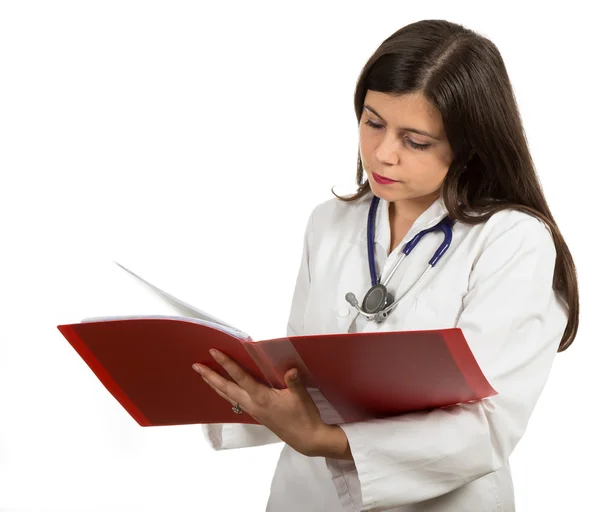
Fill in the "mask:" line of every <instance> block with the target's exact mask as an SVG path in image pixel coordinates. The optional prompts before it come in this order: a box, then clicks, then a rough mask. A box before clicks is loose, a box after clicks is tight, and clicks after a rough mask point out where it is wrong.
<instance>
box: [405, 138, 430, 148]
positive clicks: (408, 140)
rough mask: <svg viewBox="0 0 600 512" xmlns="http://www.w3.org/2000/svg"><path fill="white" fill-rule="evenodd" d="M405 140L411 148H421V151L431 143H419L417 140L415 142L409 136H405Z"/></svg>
mask: <svg viewBox="0 0 600 512" xmlns="http://www.w3.org/2000/svg"><path fill="white" fill-rule="evenodd" d="M404 140H405V141H406V143H407V144H408V145H409V146H410V147H411V148H413V149H419V150H421V151H422V150H424V149H425V148H427V147H428V146H429V144H417V143H416V142H413V141H412V140H410V139H409V138H408V137H404Z"/></svg>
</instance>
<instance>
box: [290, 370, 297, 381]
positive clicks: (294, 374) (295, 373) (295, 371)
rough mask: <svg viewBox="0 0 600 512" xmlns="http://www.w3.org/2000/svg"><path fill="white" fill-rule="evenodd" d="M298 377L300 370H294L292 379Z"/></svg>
mask: <svg viewBox="0 0 600 512" xmlns="http://www.w3.org/2000/svg"><path fill="white" fill-rule="evenodd" d="M297 378H298V370H294V371H293V372H292V373H291V375H290V379H292V380H296V379H297Z"/></svg>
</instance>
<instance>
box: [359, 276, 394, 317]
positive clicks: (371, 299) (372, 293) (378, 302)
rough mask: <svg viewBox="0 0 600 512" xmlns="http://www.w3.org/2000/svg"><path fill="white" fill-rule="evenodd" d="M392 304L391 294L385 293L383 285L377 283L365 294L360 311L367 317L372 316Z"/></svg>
mask: <svg viewBox="0 0 600 512" xmlns="http://www.w3.org/2000/svg"><path fill="white" fill-rule="evenodd" d="M393 302H394V297H393V296H392V294H391V293H389V292H388V291H387V289H386V287H385V286H384V285H383V284H381V283H379V284H376V285H375V286H372V287H371V288H369V291H368V292H367V293H366V294H365V297H364V299H363V303H362V310H363V311H364V312H365V313H367V314H369V315H374V314H376V313H379V312H380V311H382V310H383V309H385V308H386V307H387V306H389V305H390V304H392V303H393Z"/></svg>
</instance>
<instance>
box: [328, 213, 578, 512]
mask: <svg viewBox="0 0 600 512" xmlns="http://www.w3.org/2000/svg"><path fill="white" fill-rule="evenodd" d="M497 215H500V214H497ZM494 221H495V223H494V224H493V225H492V226H494V227H493V228H491V231H490V236H489V238H488V241H487V242H486V247H485V248H484V249H483V250H482V252H481V254H480V255H479V257H478V258H477V260H476V261H475V264H474V266H473V270H472V272H471V276H470V285H469V292H468V294H467V295H466V296H465V298H464V301H463V302H464V309H463V312H462V313H461V315H460V318H459V321H458V325H457V326H458V327H460V328H461V329H462V330H463V332H464V335H465V337H466V339H467V341H468V343H469V346H470V347H471V350H472V351H473V353H474V355H475V358H476V359H477V361H478V363H479V365H480V367H481V368H482V371H483V373H484V374H485V375H486V377H487V378H488V380H489V381H490V383H491V384H492V386H493V387H494V388H495V389H496V391H498V395H496V396H494V397H491V398H488V399H485V400H482V401H479V402H474V403H467V404H461V405H457V406H454V407H450V408H445V409H436V410H433V411H429V412H419V413H411V414H405V415H402V416H398V417H394V418H388V419H378V420H371V421H365V422H356V423H350V424H342V425H340V428H341V429H342V430H343V431H344V433H345V434H346V437H347V441H348V448H347V449H346V448H342V446H343V441H342V439H341V437H338V438H337V439H335V440H334V439H333V437H332V443H333V446H334V448H333V449H332V453H331V454H330V455H326V456H328V457H330V458H328V459H326V461H327V466H328V467H329V469H330V471H331V473H332V477H333V478H334V479H336V478H339V477H340V476H343V477H344V480H345V481H347V482H348V489H349V491H350V493H351V495H352V498H353V500H354V501H355V502H357V503H362V508H361V510H385V509H387V508H392V507H397V506H401V505H404V504H408V503H417V502H421V501H424V500H427V499H431V498H434V497H437V496H440V495H443V494H446V493H448V492H450V491H452V490H454V489H457V488H458V487H461V486H462V485H464V484H466V483H468V482H470V481H473V480H475V479H477V478H480V477H482V476H484V475H486V474H488V473H491V472H494V471H496V470H498V469H499V468H501V467H502V466H503V465H504V464H505V463H506V461H507V459H508V457H509V455H510V454H511V453H512V451H513V449H514V448H515V446H516V444H517V442H518V441H519V440H520V439H521V437H522V435H523V433H524V432H525V428H526V426H527V423H528V421H529V418H530V415H531V413H532V411H533V408H534V406H535V404H536V402H537V400H538V398H539V396H540V393H541V392H542V389H543V387H544V384H545V382H546V380H547V378H548V374H549V372H550V368H551V365H552V362H553V360H554V357H555V355H556V352H557V348H558V345H559V342H560V340H561V337H562V335H563V332H564V329H565V326H566V322H567V312H566V310H565V308H564V306H563V304H562V302H561V301H560V300H559V299H558V297H557V295H556V294H555V292H554V290H553V288H552V282H553V274H554V264H555V259H556V252H555V247H554V243H553V240H552V237H551V235H550V233H549V231H548V230H547V229H546V227H545V226H544V225H543V224H542V223H541V222H540V221H539V220H537V219H535V218H533V217H530V216H527V215H526V214H521V213H519V212H508V214H507V212H503V216H502V217H498V218H496V219H494ZM489 222H491V221H489ZM503 226H504V227H503ZM347 450H350V451H351V453H352V456H353V459H354V463H346V462H342V461H336V460H335V458H345V457H338V455H342V456H343V455H347ZM332 456H333V457H332Z"/></svg>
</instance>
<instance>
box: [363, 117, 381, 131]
mask: <svg viewBox="0 0 600 512" xmlns="http://www.w3.org/2000/svg"><path fill="white" fill-rule="evenodd" d="M365 124H366V125H367V126H370V127H371V128H375V129H376V130H378V129H379V128H383V126H382V125H380V124H375V123H374V122H373V121H371V120H370V119H367V120H366V121H365Z"/></svg>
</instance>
